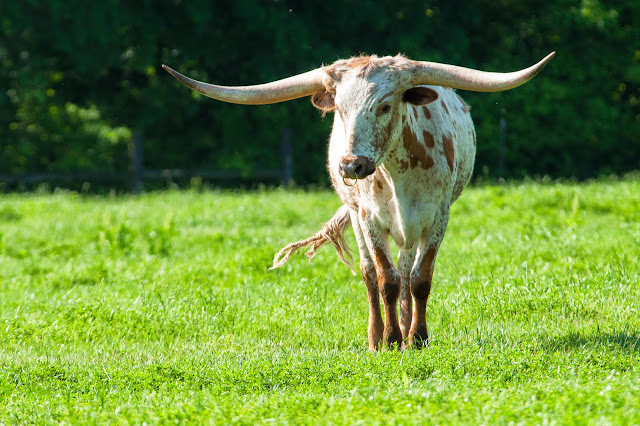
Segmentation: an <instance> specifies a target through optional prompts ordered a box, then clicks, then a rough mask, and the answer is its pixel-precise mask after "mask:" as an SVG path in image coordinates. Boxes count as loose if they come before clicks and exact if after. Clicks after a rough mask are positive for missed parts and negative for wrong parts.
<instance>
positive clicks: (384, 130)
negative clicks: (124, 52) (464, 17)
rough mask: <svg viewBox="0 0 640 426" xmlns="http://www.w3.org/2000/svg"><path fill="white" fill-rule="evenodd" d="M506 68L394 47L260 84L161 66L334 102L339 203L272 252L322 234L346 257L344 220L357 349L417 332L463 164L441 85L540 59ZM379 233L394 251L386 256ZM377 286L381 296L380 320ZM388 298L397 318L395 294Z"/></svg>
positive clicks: (455, 99) (258, 94)
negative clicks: (365, 331)
mask: <svg viewBox="0 0 640 426" xmlns="http://www.w3.org/2000/svg"><path fill="white" fill-rule="evenodd" d="M553 55H554V53H551V54H549V55H548V56H547V57H546V58H544V59H543V60H542V61H540V62H539V63H537V64H536V65H534V66H532V67H530V68H527V69H524V70H521V71H517V72H513V73H488V72H482V71H476V70H471V69H467V68H461V67H456V66H452V65H444V64H437V63H432V62H418V61H412V60H409V59H407V58H405V57H403V56H395V57H389V56H387V57H376V56H363V57H356V58H351V59H347V60H340V61H337V62H335V63H333V64H331V65H328V66H324V67H322V68H318V69H316V70H313V71H310V72H307V73H304V74H300V75H297V76H293V77H290V78H286V79H284V80H279V81H275V82H271V83H267V84H262V85H257V86H246V87H225V86H216V85H212V84H207V83H202V82H198V81H195V80H192V79H190V78H188V77H185V76H183V75H182V74H180V73H178V72H176V71H174V70H172V69H171V68H169V67H167V66H164V65H163V67H164V68H165V69H166V70H167V71H168V72H169V73H171V75H173V76H174V77H175V78H177V79H178V80H180V81H181V82H182V83H184V84H185V85H187V86H189V87H191V88H192V89H194V90H196V91H198V92H200V93H202V94H204V95H206V96H209V97H212V98H214V99H218V100H222V101H226V102H233V103H239V104H253V105H256V104H269V103H275V102H282V101H287V100H291V99H295V98H300V97H303V96H308V95H312V98H311V101H312V103H313V105H314V106H315V107H316V108H318V109H320V110H321V111H322V112H323V114H325V113H327V112H335V113H336V114H335V116H334V122H333V130H332V132H331V138H330V141H329V161H328V168H329V175H330V176H331V181H332V182H333V186H334V188H335V190H336V192H337V193H338V195H339V196H340V199H341V200H342V202H343V203H344V205H343V206H341V207H340V208H339V209H338V211H337V212H336V213H335V214H334V216H333V217H332V218H331V219H330V220H329V221H328V222H327V223H326V224H325V225H324V226H323V228H322V230H321V231H320V232H318V233H317V234H316V235H315V236H313V237H311V238H309V239H306V240H302V241H299V242H296V243H292V244H290V245H288V246H287V247H285V248H283V249H282V250H281V251H280V252H279V253H278V254H277V255H276V257H275V259H274V264H273V266H272V267H273V268H276V267H278V266H281V265H282V264H284V262H286V261H287V259H288V258H289V256H290V255H291V254H292V253H293V252H295V251H296V250H297V249H299V248H301V247H305V246H309V245H311V249H310V250H309V252H308V253H307V256H308V257H309V258H310V259H311V257H313V255H314V254H315V252H316V250H317V249H318V248H319V247H320V246H321V245H323V244H324V243H326V242H331V243H333V245H334V246H335V247H336V250H337V252H338V255H339V256H340V258H341V259H342V261H343V262H345V263H346V264H347V265H349V266H350V263H349V262H348V261H347V259H345V255H346V256H347V257H349V250H348V247H347V246H346V244H345V242H344V231H345V230H346V228H347V227H348V226H349V224H351V225H352V227H353V230H354V233H355V236H356V240H357V242H358V249H359V251H360V271H361V272H362V277H363V278H364V282H365V284H366V287H367V292H368V298H369V336H368V337H369V349H372V350H375V349H377V348H378V347H379V345H380V343H381V341H382V343H383V344H385V345H389V346H391V345H394V344H396V345H398V346H400V345H401V344H402V342H403V340H404V342H405V345H406V346H409V345H415V346H417V347H421V346H422V345H424V344H426V343H427V342H428V332H427V324H426V318H425V310H426V305H427V298H428V297H429V293H430V291H431V280H432V277H433V268H434V263H435V259H436V255H437V253H438V248H439V247H440V243H441V242H442V239H443V237H444V233H445V229H446V227H447V222H448V220H449V209H450V207H451V204H452V203H453V202H454V201H455V200H456V199H457V198H458V197H459V196H460V193H461V192H462V189H463V188H464V187H465V185H466V184H467V182H468V181H469V178H470V177H471V173H472V171H473V164H474V158H475V151H476V136H475V131H474V128H473V122H472V121H471V116H470V114H469V107H468V106H467V104H466V103H465V102H464V101H463V100H462V98H460V97H459V96H457V95H456V93H455V92H454V91H453V90H452V89H451V88H453V89H463V90H473V91H481V92H492V91H502V90H508V89H512V88H514V87H517V86H519V85H521V84H524V83H525V82H527V81H528V80H530V79H531V78H533V77H534V76H535V75H536V74H537V73H538V72H540V70H541V69H542V68H543V67H544V66H545V65H546V64H547V63H548V62H549V61H550V60H551V58H552V57H553ZM389 236H391V238H393V240H394V241H395V242H396V244H397V245H398V247H399V248H400V253H399V256H398V266H397V268H396V266H395V265H394V261H393V258H392V255H391V251H390V249H389ZM379 295H380V296H382V302H383V304H384V312H385V321H384V323H383V321H382V315H381V312H380V302H379ZM398 300H400V311H401V315H400V321H398V314H397V305H398Z"/></svg>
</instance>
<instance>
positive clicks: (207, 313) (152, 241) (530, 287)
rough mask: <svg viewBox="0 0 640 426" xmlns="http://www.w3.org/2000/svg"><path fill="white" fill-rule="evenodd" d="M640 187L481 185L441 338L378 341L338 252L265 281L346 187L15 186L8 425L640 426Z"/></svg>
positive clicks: (2, 411) (1, 280) (439, 277)
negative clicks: (414, 346) (280, 253)
mask: <svg viewBox="0 0 640 426" xmlns="http://www.w3.org/2000/svg"><path fill="white" fill-rule="evenodd" d="M638 194H640V180H639V179H638V177H637V176H636V177H629V178H628V179H626V180H620V181H616V180H602V181H599V182H589V183H584V184H576V183H567V184H558V183H551V182H546V183H532V182H524V183H514V184H510V185H505V186H481V187H476V188H469V189H467V190H466V191H465V193H464V194H463V195H462V197H461V198H460V200H458V201H457V202H456V204H455V205H454V206H453V208H452V218H451V221H450V224H449V229H448V231H447V235H446V238H445V241H444V243H443V245H442V248H441V250H440V252H439V254H438V260H437V263H436V265H437V266H436V269H435V275H434V285H433V289H432V293H431V297H430V300H429V305H428V310H427V321H428V324H429V328H430V336H431V345H430V347H429V348H428V349H426V350H423V351H415V350H409V351H402V352H396V351H394V352H382V353H369V352H368V351H367V349H366V348H367V341H366V339H367V337H366V333H367V312H368V309H367V297H366V290H365V287H364V285H363V283H362V280H361V278H360V277H355V276H353V275H351V273H350V272H349V270H348V269H347V268H345V267H344V266H343V265H342V264H341V263H340V262H339V261H338V259H337V256H336V255H335V253H334V251H333V249H331V248H324V249H322V250H321V251H320V252H319V253H318V255H317V256H316V258H315V259H314V263H313V264H312V265H309V264H308V262H307V260H306V258H305V257H304V256H302V255H299V256H294V257H293V258H292V259H290V261H289V262H288V263H287V264H286V265H285V266H283V267H282V268H280V269H278V270H275V271H267V268H268V267H269V266H270V264H271V260H272V257H273V254H274V253H275V252H276V251H277V250H278V249H279V248H280V247H282V246H284V245H285V244H287V243H288V242H291V241H294V240H297V239H300V238H304V237H306V236H308V235H310V234H312V233H314V232H316V231H317V230H318V229H319V228H320V226H321V225H322V223H323V222H324V221H325V220H326V219H328V218H329V217H331V215H332V214H333V212H334V211H335V209H336V208H337V207H338V205H339V200H338V199H337V197H336V196H335V195H334V194H331V193H329V192H325V191H322V192H302V191H284V190H279V191H264V192H255V193H244V192H235V193H232V192H222V191H215V192H212V191H206V190H205V191H200V192H195V191H189V192H177V191H171V192H159V193H151V194H145V195H143V196H140V197H95V196H89V197H87V196H79V195H77V194H73V193H63V192H59V193H57V194H54V195H46V194H30V195H7V196H4V197H2V198H1V199H0V264H1V265H2V267H1V268H0V324H1V326H0V423H7V424H22V423H26V424H34V423H37V424H53V423H56V424H57V423H71V424H84V423H101V424H102V423H136V424H141V423H147V424H150V423H170V422H185V423H191V424H203V423H204V424H206V423H216V424H217V423H231V422H236V423H241V424H260V423H294V424H354V423H364V424H393V423H396V424H508V423H534V424H537V423H552V422H558V423H563V424H564V423H569V424H572V423H580V424H591V423H604V424H609V423H622V424H637V423H639V422H640V417H639V413H640V410H638V401H640V369H639V366H640V317H639V316H638V300H639V299H640V287H639V286H638V282H639V281H640V272H639V271H640V258H639V256H638V253H639V251H638V241H640V222H639V220H638V219H639V217H638V214H637V212H638V211H640V200H639V199H638ZM152 233H155V235H154V236H153V237H151V234H152ZM348 234H349V235H348V242H349V244H350V245H351V246H352V247H355V242H354V238H353V235H352V234H351V232H350V231H349V233H348Z"/></svg>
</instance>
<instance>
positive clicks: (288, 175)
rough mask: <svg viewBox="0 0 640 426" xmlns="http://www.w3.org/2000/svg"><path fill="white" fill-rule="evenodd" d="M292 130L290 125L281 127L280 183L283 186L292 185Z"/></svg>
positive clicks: (288, 186)
mask: <svg viewBox="0 0 640 426" xmlns="http://www.w3.org/2000/svg"><path fill="white" fill-rule="evenodd" d="M292 134H293V132H292V131H291V128H290V127H285V128H284V129H282V184H283V185H284V187H285V188H290V187H291V186H292V185H293V143H292V139H293V136H292Z"/></svg>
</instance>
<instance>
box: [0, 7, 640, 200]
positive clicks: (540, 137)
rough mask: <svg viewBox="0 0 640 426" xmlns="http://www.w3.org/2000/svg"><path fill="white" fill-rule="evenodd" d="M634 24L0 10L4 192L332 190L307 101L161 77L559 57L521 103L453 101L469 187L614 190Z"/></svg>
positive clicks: (528, 16)
mask: <svg viewBox="0 0 640 426" xmlns="http://www.w3.org/2000/svg"><path fill="white" fill-rule="evenodd" d="M639 21H640V2H638V1H637V0H618V1H607V2H602V1H599V0H574V1H569V0H556V1H554V2H549V1H539V0H536V1H531V0H471V1H451V0H447V1H435V0H434V1H402V0H393V1H366V0H360V1H353V0H341V1H331V0H325V1H319V2H306V1H304V2H303V1H285V0H261V1H257V0H231V1H204V0H188V1H186V0H185V1H181V0H160V1H144V0H139V1H135V2H134V1H130V0H129V1H124V0H103V1H100V2H86V1H76V0H46V1H37V0H22V1H4V2H2V3H1V5H0V89H1V90H0V188H4V189H5V190H12V189H16V188H17V189H20V188H29V187H30V186H33V185H37V184H39V183H41V182H52V183H53V184H63V185H67V186H69V187H76V186H79V185H82V184H83V183H84V182H91V184H92V185H94V188H95V187H100V185H106V186H115V187H118V188H122V189H125V190H127V189H131V188H137V189H138V190H139V189H141V185H142V179H144V185H145V187H147V188H149V187H153V186H154V185H164V184H166V181H174V180H176V181H180V180H182V181H187V182H193V179H194V178H195V179H198V177H202V178H204V179H205V180H206V181H211V182H213V183H214V184H219V185H231V186H233V185H238V184H242V185H245V184H249V185H251V184H255V183H256V182H262V183H267V184H275V185H277V184H279V183H280V182H282V181H289V180H293V181H295V183H296V184H298V185H317V186H321V187H325V186H329V181H328V178H327V173H326V169H325V160H326V150H327V140H328V137H329V133H330V130H331V122H332V116H331V115H328V116H327V117H326V118H324V119H323V118H321V115H320V113H319V112H318V111H317V110H316V109H315V108H313V107H312V106H311V105H310V101H309V99H306V98H304V99H299V100H294V101H290V102H285V103H282V104H275V105H269V106H242V105H231V104H225V103H222V102H218V101H214V100H212V99H208V98H205V97H202V96H200V95H198V94H196V93H194V92H192V91H190V90H189V89H187V88H186V87H184V86H182V85H181V84H180V83H178V82H177V81H176V80H174V79H173V78H172V77H171V76H170V75H169V74H167V73H166V72H164V71H163V70H162V69H161V67H160V66H161V64H163V63H164V64H167V65H170V66H171V67H173V68H175V69H177V70H178V71H180V72H182V73H184V74H186V75H188V76H190V77H193V78H196V79H199V80H205V81H208V82H211V83H217V84H224V85H249V84H258V83H264V82H267V81H271V80H276V79H280V78H284V77H288V76H290V75H294V74H298V73H301V72H306V71H309V70H311V69H314V68H316V67H318V66H321V65H322V64H328V63H331V62H333V61H335V60H337V59H339V58H346V57H350V56H354V55H358V54H360V53H369V54H377V55H380V56H382V55H395V54H397V53H403V54H405V55H407V56H408V57H410V58H412V59H417V60H429V61H437V62H446V63H450V64H455V65H461V66H466V67H472V68H477V69H482V70H486V71H513V70H517V69H521V68H524V67H528V66H530V65H532V64H533V63H535V62H537V61H538V60H540V59H541V58H542V57H544V56H545V55H546V54H548V53H549V52H551V51H554V50H555V51H556V52H557V55H556V57H555V58H554V59H553V61H551V63H550V64H549V65H548V66H547V68H545V69H544V70H543V72H542V73H541V74H540V75H539V76H538V77H536V78H535V79H534V80H532V81H531V82H530V83H528V84H526V85H524V86H522V87H520V88H518V89H515V90H512V91H508V92H502V93H492V94H487V93H472V92H460V94H461V95H462V97H464V98H465V100H466V101H467V102H468V103H469V104H470V105H471V107H472V117H473V119H474V121H475V124H476V130H477V139H478V155H477V161H476V172H475V173H476V177H477V178H483V179H485V178H486V179H497V178H507V179H509V178H515V179H520V178H523V177H527V176H531V177H540V176H550V177H552V178H578V179H588V178H592V177H599V176H604V175H610V174H616V175H622V174H625V173H627V172H630V171H633V170H637V169H640V142H639V141H638V135H640V104H639V100H640V22H639ZM163 170H164V171H165V172H162V171H163ZM163 179H164V181H163ZM154 180H155V183H154ZM158 181H159V182H158ZM85 185H87V184H86V183H85Z"/></svg>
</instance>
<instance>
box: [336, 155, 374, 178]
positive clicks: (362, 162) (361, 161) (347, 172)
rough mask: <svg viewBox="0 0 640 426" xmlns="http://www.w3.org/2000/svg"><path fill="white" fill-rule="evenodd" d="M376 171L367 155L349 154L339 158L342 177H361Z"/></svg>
mask: <svg viewBox="0 0 640 426" xmlns="http://www.w3.org/2000/svg"><path fill="white" fill-rule="evenodd" d="M375 171H376V165H375V164H374V163H373V161H371V160H369V159H368V158H367V157H363V156H359V157H352V156H350V155H348V156H346V157H342V158H341V159H340V172H341V173H342V177H346V178H349V179H362V178H365V177H367V176H369V175H370V174H371V173H373V172H375Z"/></svg>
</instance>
